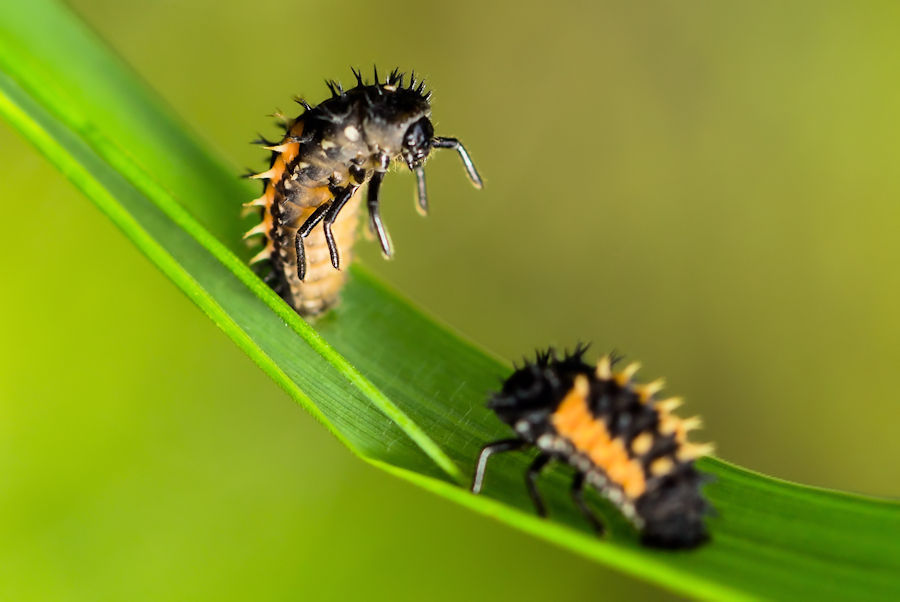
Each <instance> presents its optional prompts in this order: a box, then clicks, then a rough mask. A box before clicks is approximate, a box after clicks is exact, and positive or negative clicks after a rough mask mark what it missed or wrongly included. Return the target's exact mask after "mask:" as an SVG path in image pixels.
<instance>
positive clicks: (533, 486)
mask: <svg viewBox="0 0 900 602" xmlns="http://www.w3.org/2000/svg"><path fill="white" fill-rule="evenodd" d="M552 458H553V456H550V455H549V454H541V455H539V456H538V457H537V458H535V459H534V462H532V463H531V466H529V467H528V472H526V473H525V484H526V485H528V495H529V496H531V501H532V502H533V503H534V509H535V511H537V513H538V516H547V506H545V505H544V500H543V499H542V498H541V492H540V491H538V488H537V478H538V477H539V476H541V471H542V470H544V468H545V467H546V466H547V463H548V462H550V460H551V459H552Z"/></svg>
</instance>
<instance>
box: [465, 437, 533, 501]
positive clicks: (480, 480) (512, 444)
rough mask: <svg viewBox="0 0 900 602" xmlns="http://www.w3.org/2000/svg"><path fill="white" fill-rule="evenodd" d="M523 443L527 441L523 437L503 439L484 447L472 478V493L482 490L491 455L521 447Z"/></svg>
mask: <svg viewBox="0 0 900 602" xmlns="http://www.w3.org/2000/svg"><path fill="white" fill-rule="evenodd" d="M523 445H525V442H524V441H522V440H521V439H502V440H500V441H494V442H493V443H488V444H487V445H485V446H484V447H482V448H481V453H480V454H478V463H477V464H476V465H475V476H474V477H473V478H472V493H479V492H480V491H481V486H482V485H483V484H484V471H485V469H486V468H487V461H488V459H490V457H491V456H493V455H494V454H500V453H503V452H508V451H513V450H516V449H521V448H522V446H523Z"/></svg>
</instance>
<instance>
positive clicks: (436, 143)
mask: <svg viewBox="0 0 900 602" xmlns="http://www.w3.org/2000/svg"><path fill="white" fill-rule="evenodd" d="M431 146H433V147H434V148H452V149H455V150H456V152H457V153H459V158H460V159H462V162H463V165H464V166H465V168H466V174H467V175H468V176H469V180H471V181H472V186H474V187H475V188H481V187H482V186H484V184H483V183H482V182H481V176H479V175H478V170H477V169H475V164H474V163H472V158H471V157H470V156H469V153H468V152H466V147H464V146H463V145H462V142H460V141H459V140H457V139H456V138H441V137H440V136H437V137H435V138H434V140H432V141H431Z"/></svg>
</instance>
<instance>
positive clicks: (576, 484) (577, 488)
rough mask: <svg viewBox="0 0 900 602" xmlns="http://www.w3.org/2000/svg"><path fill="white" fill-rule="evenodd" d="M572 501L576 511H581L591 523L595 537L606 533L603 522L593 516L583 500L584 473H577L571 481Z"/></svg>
mask: <svg viewBox="0 0 900 602" xmlns="http://www.w3.org/2000/svg"><path fill="white" fill-rule="evenodd" d="M572 500H573V501H574V502H575V505H576V506H577V507H578V510H580V511H581V514H582V515H584V517H585V518H586V519H587V520H588V522H589V523H591V528H593V529H594V531H595V532H596V533H597V535H603V532H604V531H606V529H605V528H604V527H603V521H601V520H600V519H599V518H597V515H596V514H594V511H593V510H591V509H590V507H589V506H588V505H587V502H586V501H585V500H584V473H581V472H579V473H577V474H576V475H575V479H574V480H573V481H572Z"/></svg>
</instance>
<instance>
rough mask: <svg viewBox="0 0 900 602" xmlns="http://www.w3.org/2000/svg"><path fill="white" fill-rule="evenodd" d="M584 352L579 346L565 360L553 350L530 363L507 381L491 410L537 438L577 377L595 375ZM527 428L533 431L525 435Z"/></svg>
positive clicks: (491, 404) (493, 402)
mask: <svg viewBox="0 0 900 602" xmlns="http://www.w3.org/2000/svg"><path fill="white" fill-rule="evenodd" d="M584 351H585V348H581V347H579V348H578V349H577V350H576V351H575V353H573V354H568V355H566V356H565V357H563V358H562V359H560V358H559V357H557V355H556V352H555V351H554V350H553V349H552V348H551V349H548V350H547V351H543V352H539V353H538V354H537V358H536V359H535V361H526V363H525V365H524V366H522V367H521V368H519V369H517V370H516V371H515V372H513V373H512V375H511V376H510V377H509V378H507V379H506V380H505V381H504V383H503V388H502V389H501V391H500V392H499V393H496V394H494V395H493V396H492V397H491V399H490V401H489V402H488V407H489V408H490V409H492V410H494V412H496V414H497V417H498V418H500V420H502V421H503V422H505V423H507V424H509V425H510V426H512V427H513V428H515V429H516V431H517V432H518V433H519V434H520V435H523V436H526V437H528V436H529V435H531V436H535V435H537V434H538V433H537V431H539V430H540V428H539V427H540V425H542V424H545V423H546V421H547V418H548V417H549V415H550V414H551V413H552V412H553V410H554V409H555V408H556V406H557V404H558V403H559V400H560V399H561V397H562V396H563V395H564V394H565V392H566V391H568V390H569V389H571V387H572V386H573V383H574V381H575V378H576V376H577V375H578V374H589V373H590V372H591V370H592V368H591V367H590V366H588V365H587V364H585V363H584V362H583V361H582V359H581V355H582V354H583V353H584ZM525 426H528V427H529V430H528V431H524V432H523V431H522V430H521V428H520V427H525Z"/></svg>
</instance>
